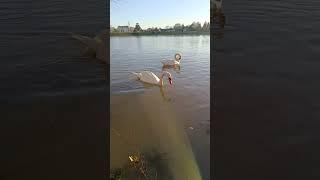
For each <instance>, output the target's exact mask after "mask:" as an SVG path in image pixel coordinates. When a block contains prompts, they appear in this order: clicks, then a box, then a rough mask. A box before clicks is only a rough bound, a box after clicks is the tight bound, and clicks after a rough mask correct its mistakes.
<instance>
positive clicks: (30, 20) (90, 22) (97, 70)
mask: <svg viewBox="0 0 320 180" xmlns="http://www.w3.org/2000/svg"><path fill="white" fill-rule="evenodd" d="M0 6H1V9H0V16H1V28H0V38H1V43H0V47H1V55H0V58H1V66H0V80H1V81H3V82H6V83H5V85H3V86H1V87H0V93H1V95H0V99H8V98H9V99H10V100H12V99H13V98H27V97H31V96H42V95H55V94H56V93H60V92H63V93H67V92H73V91H75V92H78V91H82V90H85V91H86V92H88V91H90V90H92V89H97V88H101V87H103V86H105V83H104V82H105V76H106V74H105V72H106V70H105V68H106V67H105V66H102V65H101V64H98V63H94V62H93V61H94V60H93V59H91V58H89V57H85V56H83V55H82V52H81V51H82V49H83V48H82V47H81V44H80V43H78V42H77V41H75V40H73V39H71V38H70V33H71V32H73V33H80V34H84V35H89V36H94V35H95V34H96V33H98V32H99V31H101V30H102V29H103V28H105V25H106V10H105V8H104V7H105V6H106V3H105V2H104V1H92V2H91V3H90V2H88V1H83V0H81V1H77V2H76V3H74V1H70V0H67V1H60V0H47V1H39V2H32V3H31V2H30V1H17V0H14V1H3V2H1V3H0Z"/></svg>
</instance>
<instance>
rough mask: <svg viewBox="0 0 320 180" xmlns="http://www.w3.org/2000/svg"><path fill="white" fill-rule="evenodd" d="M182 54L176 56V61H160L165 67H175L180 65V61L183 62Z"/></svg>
mask: <svg viewBox="0 0 320 180" xmlns="http://www.w3.org/2000/svg"><path fill="white" fill-rule="evenodd" d="M181 57H182V56H181V53H176V54H175V55H174V59H168V60H162V61H160V62H161V63H162V64H163V66H175V65H180V60H181Z"/></svg>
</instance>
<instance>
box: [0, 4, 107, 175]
mask: <svg viewBox="0 0 320 180" xmlns="http://www.w3.org/2000/svg"><path fill="white" fill-rule="evenodd" d="M106 14H107V13H106V1H84V0H80V1H71V0H66V1H60V0H45V1H28V0H26V1H23V0H10V1H1V2H0V21H1V23H0V24H1V25H0V26H1V28H0V39H1V41H0V49H1V53H0V61H1V62H0V64H1V65H0V81H1V83H2V84H1V86H0V114H1V120H0V142H1V148H0V149H1V150H0V166H1V168H0V179H47V180H50V179H52V180H55V179H78V180H80V179H103V177H104V176H105V169H106V168H105V166H106V163H105V161H106V159H107V155H106V151H107V148H106V146H107V144H106V139H107V138H106V135H105V132H106V129H105V127H106V123H107V122H106V114H107V102H108V101H107V90H106V89H107V88H106V87H105V84H106V83H105V75H106V74H105V72H106V71H105V66H103V65H101V64H98V63H95V62H93V61H94V60H93V59H91V58H87V57H85V56H82V54H81V50H82V47H81V46H80V44H79V43H78V42H76V41H74V40H72V39H71V38H70V35H69V33H70V32H74V33H80V34H85V35H90V36H93V35H94V34H96V33H97V32H99V31H101V30H102V29H103V28H105V25H106V24H107V19H106ZM104 155H105V156H104Z"/></svg>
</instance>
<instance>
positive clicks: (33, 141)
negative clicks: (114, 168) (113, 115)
mask: <svg viewBox="0 0 320 180" xmlns="http://www.w3.org/2000/svg"><path fill="white" fill-rule="evenodd" d="M108 102H109V100H108V96H107V91H104V92H100V93H92V94H82V95H74V96H58V97H57V96H55V97H39V98H34V99H33V100H32V101H28V102H24V103H10V104H8V103H7V104H3V103H2V104H1V111H0V112H1V114H2V116H1V117H2V119H1V121H0V122H1V124H0V127H1V130H0V137H1V155H0V161H1V163H2V164H3V165H4V166H3V167H2V168H1V170H0V177H1V178H0V179H46V180H49V179H55V180H57V179H68V180H70V179H77V180H79V179H86V180H88V179H103V178H104V176H105V169H106V159H107V157H108V156H107V152H108V148H107V142H108V138H107V135H106V127H107V110H108V109H109V108H108V107H107V106H108V104H109V103H108ZM3 117H4V118H3Z"/></svg>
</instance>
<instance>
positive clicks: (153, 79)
mask: <svg viewBox="0 0 320 180" xmlns="http://www.w3.org/2000/svg"><path fill="white" fill-rule="evenodd" d="M132 73H133V74H134V75H136V76H137V77H138V79H139V80H140V81H142V82H145V83H149V84H153V85H158V86H161V87H162V86H163V77H164V76H167V77H168V81H169V83H170V85H172V76H171V74H170V73H169V72H168V71H163V72H161V74H160V77H158V76H157V75H155V74H154V73H153V72H150V71H142V72H132Z"/></svg>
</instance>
